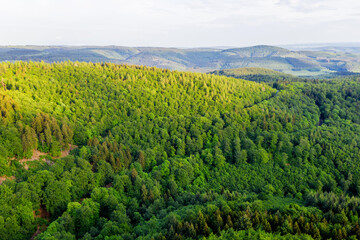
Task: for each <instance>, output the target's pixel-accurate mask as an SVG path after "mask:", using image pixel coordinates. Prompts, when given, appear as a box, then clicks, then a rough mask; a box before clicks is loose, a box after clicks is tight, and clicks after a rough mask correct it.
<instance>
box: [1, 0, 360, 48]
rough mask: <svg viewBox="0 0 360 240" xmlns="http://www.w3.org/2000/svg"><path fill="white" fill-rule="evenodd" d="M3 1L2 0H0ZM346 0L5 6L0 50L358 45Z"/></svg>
mask: <svg viewBox="0 0 360 240" xmlns="http://www.w3.org/2000/svg"><path fill="white" fill-rule="evenodd" d="M0 1H1V0H0ZM358 9H360V2H358V1H355V0H344V1H342V2H341V5H339V3H338V1H335V0H327V1H325V0H313V1H310V0H303V1H300V0H254V1H244V0H239V1H235V0H224V1H221V2H219V1H214V0H198V1H189V0H184V1H178V0H170V1H165V0H153V1H145V0H134V1H131V2H129V1H124V0H120V1H115V0H106V1H102V2H98V1H94V0H88V1H85V0H72V1H70V0H64V1H59V0H54V1H45V0H33V1H25V0H16V1H2V7H1V9H0V27H1V29H2V32H3V34H2V38H1V39H0V45H2V46H8V45H12V46H13V45H22V46H23V45H41V46H54V45H66V46H109V45H115V46H129V47H146V46H149V47H175V48H198V47H205V48H206V47H214V46H215V47H216V46H231V47H232V46H234V47H246V46H254V45H275V46H281V45H294V44H296V45H303V44H309V43H310V44H312V43H328V42H334V43H344V42H349V43H350V42H359V41H360V32H359V31H354V29H359V27H360V14H359V10H358Z"/></svg>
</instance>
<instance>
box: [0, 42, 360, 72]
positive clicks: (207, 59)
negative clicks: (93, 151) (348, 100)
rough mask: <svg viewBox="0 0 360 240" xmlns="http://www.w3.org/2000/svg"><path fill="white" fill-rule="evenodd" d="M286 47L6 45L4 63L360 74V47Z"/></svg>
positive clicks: (0, 56) (0, 53)
mask: <svg viewBox="0 0 360 240" xmlns="http://www.w3.org/2000/svg"><path fill="white" fill-rule="evenodd" d="M285 47H286V48H284V47H276V46H267V45H258V46H253V47H243V48H226V47H217V48H185V49H184V48H160V47H121V46H3V47H0V61H1V62H4V61H10V62H14V61H45V62H62V61H68V60H70V61H81V62H82V61H83V62H112V63H118V64H135V65H145V66H155V67H159V68H167V69H171V70H181V71H192V72H211V71H215V70H224V69H233V68H244V67H260V68H268V69H272V70H276V71H279V72H283V73H287V74H293V75H295V76H309V77H316V76H324V75H333V74H338V73H340V74H343V73H359V72H360V44H355V43H354V44H312V45H287V46H285Z"/></svg>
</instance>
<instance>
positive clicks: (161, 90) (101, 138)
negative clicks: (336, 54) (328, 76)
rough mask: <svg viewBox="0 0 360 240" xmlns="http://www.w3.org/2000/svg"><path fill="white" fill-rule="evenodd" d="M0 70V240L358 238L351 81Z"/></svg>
mask: <svg viewBox="0 0 360 240" xmlns="http://www.w3.org/2000/svg"><path fill="white" fill-rule="evenodd" d="M0 80H1V84H2V88H1V90H0V99H1V102H0V110H1V124H0V171H1V175H7V176H8V177H10V176H11V175H14V176H15V179H14V180H6V181H4V182H3V183H2V184H1V185H0V206H1V208H0V239H29V238H31V237H32V236H33V235H34V233H35V235H34V237H35V238H36V239H136V238H138V239H320V238H324V239H327V238H332V239H356V238H359V237H360V226H359V218H358V216H359V214H360V198H359V197H358V196H359V193H360V157H359V156H360V149H359V146H360V135H359V134H358V131H359V130H360V125H359V123H360V122H359V121H360V120H359V119H360V118H359V117H360V116H359V114H360V111H359V110H360V109H359V108H360V96H359V92H360V81H359V79H355V78H352V79H351V78H349V79H334V80H328V81H307V82H305V81H301V82H296V81H294V82H291V83H290V82H286V81H279V82H278V83H277V86H278V89H281V90H280V91H277V90H276V89H274V88H271V87H269V86H268V85H266V84H264V83H255V82H250V81H245V80H241V79H235V78H227V77H222V76H214V75H206V74H194V73H184V72H177V71H174V72H173V71H169V70H163V69H157V68H147V67H136V66H126V65H115V64H91V63H78V62H76V63H71V62H65V63H57V64H45V63H31V62H30V63H24V62H16V63H2V64H0ZM69 144H75V145H77V146H78V147H77V148H75V149H74V150H72V151H71V154H70V155H69V156H67V157H64V158H55V157H58V156H59V155H60V154H61V153H62V152H63V150H66V149H68V148H69V146H70V145H69ZM35 149H37V150H38V151H40V152H44V153H47V156H43V157H44V158H46V159H47V161H33V162H28V163H27V164H28V165H30V167H29V169H26V168H25V165H24V164H22V162H23V161H22V158H30V157H31V156H32V153H33V151H34V150H35Z"/></svg>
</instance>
